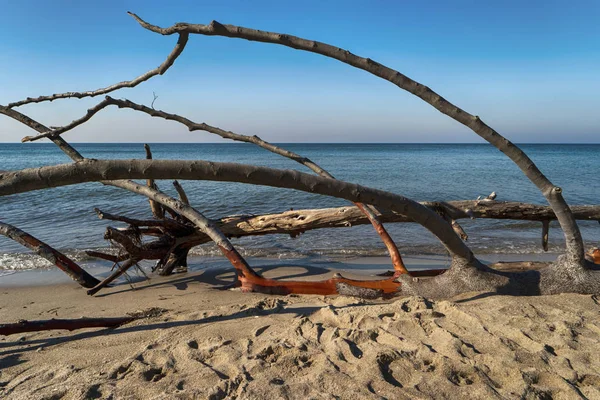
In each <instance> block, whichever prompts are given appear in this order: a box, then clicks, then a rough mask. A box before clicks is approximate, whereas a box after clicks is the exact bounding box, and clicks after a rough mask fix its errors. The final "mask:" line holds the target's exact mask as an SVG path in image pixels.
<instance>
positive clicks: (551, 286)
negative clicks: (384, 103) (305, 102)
mask: <svg viewBox="0 0 600 400" xmlns="http://www.w3.org/2000/svg"><path fill="white" fill-rule="evenodd" d="M131 15H132V16H133V18H135V19H136V21H137V22H138V23H139V24H140V25H141V26H142V27H143V28H145V29H148V30H150V31H152V32H156V33H159V34H161V35H172V34H177V35H178V36H179V39H178V42H177V45H176V47H175V49H174V50H173V51H172V52H171V54H170V55H169V56H168V57H167V59H166V61H165V62H164V63H163V64H162V65H161V66H159V67H158V68H156V69H154V70H151V71H149V72H147V73H146V74H143V75H141V76H140V77H138V78H136V79H134V80H132V81H126V82H121V83H119V84H115V85H112V86H109V87H107V88H102V89H98V90H95V91H89V92H69V93H62V94H54V95H51V96H40V97H37V98H28V99H26V100H23V101H17V102H13V103H10V104H8V106H0V113H2V114H4V115H6V116H8V117H10V118H13V119H15V120H17V121H19V122H21V123H23V124H25V125H27V126H29V127H30V128H32V129H34V130H35V131H37V133H38V134H37V135H36V136H28V137H25V138H23V141H34V140H39V139H43V138H47V139H49V140H51V141H52V142H54V143H55V144H56V145H57V146H58V147H59V148H60V149H61V150H62V151H64V152H65V153H66V154H67V155H68V156H69V157H71V159H72V160H73V161H75V163H72V164H64V165H56V166H50V167H42V168H34V169H27V170H22V171H15V172H3V173H1V174H0V196H2V195H10V194H13V193H21V192H26V191H31V190H40V189H45V188H51V187H58V186H64V185H72V184H79V183H83V182H95V181H98V182H101V183H103V184H107V185H112V186H116V187H119V188H122V189H125V190H128V191H130V192H133V193H136V194H140V195H143V196H146V197H147V198H148V200H149V201H150V205H151V209H152V212H153V215H154V217H155V218H154V219H153V220H146V221H144V220H136V219H131V218H127V217H124V216H118V215H111V214H107V213H102V212H99V216H100V217H101V218H106V219H112V220H115V221H121V222H124V223H127V224H128V227H127V228H125V229H115V228H108V229H107V231H106V234H105V237H106V238H107V239H109V240H111V241H113V242H114V243H116V244H117V245H118V246H119V247H120V248H121V249H122V254H119V255H118V256H110V255H106V254H102V253H95V255H96V256H99V257H101V258H104V259H109V260H112V261H113V262H120V261H124V260H127V261H125V263H124V265H122V266H121V268H119V269H117V270H116V271H115V273H114V274H113V275H111V277H110V278H109V279H111V278H112V279H115V278H116V277H117V276H118V275H119V274H121V273H123V272H124V271H125V270H126V268H125V267H127V266H129V265H133V264H134V263H135V261H137V260H141V259H148V258H149V259H158V260H159V263H158V264H157V268H156V269H157V270H158V272H159V273H163V274H167V273H170V271H172V270H173V268H175V267H177V266H184V267H185V266H186V259H187V254H188V251H189V249H190V248H191V247H193V246H194V245H197V244H200V243H204V242H207V241H212V242H214V243H215V245H216V246H217V247H218V248H219V249H220V250H221V252H222V253H223V255H224V256H225V257H227V258H228V259H229V261H230V262H231V264H232V265H233V267H234V268H235V270H236V272H237V276H238V280H237V283H238V284H239V285H240V286H241V287H242V290H246V291H261V292H265V293H279V294H286V293H315V294H335V293H344V294H349V295H356V296H361V297H368V298H371V297H376V296H391V295H397V294H420V295H424V296H428V297H449V296H453V295H456V294H458V293H463V292H467V291H491V292H495V293H507V294H518V295H535V294H544V293H561V292H577V293H599V292H600V272H599V271H598V268H596V267H595V266H594V265H593V264H591V263H590V261H588V259H586V257H588V258H589V259H590V260H592V261H595V260H596V254H597V253H596V252H595V251H592V252H590V253H589V254H587V255H586V253H585V251H584V246H583V240H582V237H581V233H580V231H579V228H578V226H577V223H576V220H577V219H588V220H599V218H598V216H599V213H598V207H597V206H578V207H577V206H576V207H571V208H569V206H568V205H567V203H566V201H565V200H564V198H563V196H562V189H561V188H559V187H557V186H555V185H554V184H553V183H552V182H550V180H548V179H547V178H546V177H545V176H544V175H543V174H542V172H541V171H540V170H539V169H538V168H537V166H536V165H535V164H534V163H533V161H532V160H531V159H529V157H528V156H527V155H526V154H525V153H524V152H523V151H522V150H521V149H519V148H518V147H517V146H515V145H514V144H513V143H511V142H510V141H509V140H507V139H506V138H504V137H503V136H502V135H500V134H499V133H498V132H497V131H495V130H493V129H492V128H491V127H489V126H488V125H486V124H485V123H484V122H483V121H482V120H481V119H480V118H479V117H478V116H474V115H471V114H469V113H468V112H466V111H465V110H462V109H461V108H459V107H457V106H455V105H454V104H452V103H450V102H448V101H447V100H446V99H444V98H443V97H441V96H440V95H439V94H437V93H435V92H434V91H433V90H431V89H430V88H428V87H427V86H424V85H422V84H420V83H418V82H416V81H414V80H412V79H410V78H409V77H407V76H405V75H403V74H402V73H400V72H398V71H396V70H393V69H391V68H389V67H386V66H383V65H381V64H379V63H377V62H375V61H373V60H371V59H369V58H364V57H359V56H356V55H354V54H352V53H350V52H349V51H347V50H343V49H340V48H338V47H334V46H331V45H328V44H326V43H321V42H317V41H314V40H307V39H303V38H299V37H295V36H291V35H286V34H281V33H274V32H266V31H258V30H254V29H248V28H244V27H239V26H232V25H223V24H220V23H218V22H216V21H212V22H211V23H210V24H209V25H197V24H188V23H178V24H175V25H173V26H171V27H169V28H160V27H157V26H154V25H152V24H149V23H147V22H145V21H143V20H142V19H141V18H139V17H138V16H137V15H135V14H131ZM190 34H200V35H207V36H224V37H230V38H241V39H246V40H251V41H259V42H264V43H272V44H277V45H282V46H287V47H291V48H294V49H297V50H303V51H308V52H312V53H317V54H320V55H323V56H326V57H330V58H333V59H336V60H338V61H341V62H342V63H345V64H348V65H350V66H353V67H355V68H358V69H361V70H364V71H366V72H368V73H370V74H373V75H375V76H377V77H379V78H382V79H385V80H387V81H389V82H391V83H392V84H394V85H396V86H398V87H399V88H401V89H403V90H406V91H408V92H410V93H412V94H414V95H415V96H417V97H419V98H421V99H422V100H424V101H425V102H427V103H428V104H430V105H431V106H432V107H434V108H435V109H437V110H438V111H440V112H442V113H444V114H446V115H448V116H449V117H451V118H453V119H454V120H456V121H458V122H459V123H461V124H463V125H465V126H466V127H468V128H470V129H471V130H473V131H474V132H475V133H476V134H477V135H479V136H480V137H482V138H483V139H485V140H486V141H488V142H489V143H490V144H492V145H493V146H495V147H496V148H498V149H499V150H500V151H502V152H503V153H504V154H505V155H507V156H508V157H509V158H510V159H511V160H512V161H513V162H514V163H515V164H516V165H517V166H518V167H519V168H520V169H521V170H522V172H523V173H524V174H525V175H526V176H527V177H528V178H529V179H530V180H531V182H532V183H534V184H535V185H536V186H537V187H538V189H539V190H540V191H541V193H542V194H543V195H544V197H545V198H546V199H547V201H548V203H549V205H550V207H543V206H537V205H525V204H521V203H502V202H496V201H495V197H496V194H495V193H492V194H491V195H490V196H488V197H487V198H485V199H483V200H476V201H474V202H469V201H463V202H431V203H418V202H416V201H414V200H411V199H408V198H406V197H403V196H401V195H398V194H394V193H389V192H385V191H381V190H375V189H372V188H368V187H364V186H360V185H355V184H352V183H349V182H343V181H339V180H336V179H334V178H333V176H332V175H331V174H330V173H329V172H327V171H324V170H323V169H322V168H321V167H319V166H318V165H317V164H315V163H314V162H312V161H311V160H309V159H307V158H305V157H302V156H300V155H298V154H295V153H292V152H289V151H287V150H285V149H282V148H280V147H278V146H274V145H272V144H270V143H268V142H265V141H263V140H262V139H260V138H259V137H258V136H247V135H240V134H237V133H233V132H229V131H225V130H222V129H220V128H216V127H213V126H210V125H208V124H204V123H202V124H198V123H195V122H193V121H191V120H189V119H186V118H184V117H182V116H179V115H177V114H172V113H167V112H164V111H160V110H155V109H154V108H153V104H152V106H151V107H146V106H144V105H140V104H136V103H133V102H131V101H129V100H126V99H119V100H117V99H115V98H112V97H110V96H106V97H105V98H104V100H102V101H101V102H100V103H98V104H97V105H96V106H94V107H92V108H90V109H89V110H88V111H87V112H86V114H85V115H84V116H82V117H81V118H79V119H76V120H74V121H72V122H71V123H69V124H67V125H64V126H62V127H57V128H48V127H46V126H44V125H43V124H41V123H39V122H37V121H35V120H33V119H31V118H30V117H28V116H26V115H25V114H23V113H21V112H19V111H17V110H15V108H16V107H19V106H21V105H24V104H29V103H42V102H47V101H52V100H55V99H63V98H73V97H74V98H82V97H92V96H96V95H100V94H108V93H112V92H113V91H116V90H118V89H121V88H126V87H134V86H136V85H137V84H139V83H141V82H144V81H145V80H147V79H150V78H151V77H153V76H156V75H161V74H163V73H164V72H165V71H167V69H169V68H170V67H171V66H172V65H173V62H174V61H175V59H176V58H177V57H178V56H179V55H180V54H181V52H182V51H183V49H184V47H185V45H186V43H187V41H188V38H189V35H190ZM154 97H155V99H156V95H155V96H154ZM153 103H154V102H153ZM111 105H113V106H117V107H119V108H129V109H133V110H136V111H139V112H143V113H145V114H148V115H150V116H152V117H159V118H164V119H167V120H173V121H177V122H179V123H181V124H184V125H185V126H187V127H188V129H189V130H191V131H194V130H204V131H208V132H211V133H214V134H217V135H220V136H221V137H224V138H229V139H232V140H238V141H244V142H248V143H253V144H255V145H258V146H260V147H263V148H265V149H267V150H269V151H272V152H274V153H276V154H279V155H282V156H284V157H288V158H290V159H292V160H295V161H297V162H299V163H300V164H302V165H304V166H306V167H308V168H310V169H311V170H312V171H313V172H315V173H316V174H317V175H318V176H314V175H309V174H304V173H300V172H296V171H283V170H276V169H270V168H264V167H257V166H253V165H242V164H232V163H215V162H206V161H186V160H152V159H151V158H152V157H151V152H150V149H149V147H147V148H146V158H147V159H146V160H139V159H136V160H88V159H85V158H84V157H83V156H82V155H81V154H79V152H77V150H75V149H74V148H73V147H72V146H71V145H70V144H69V143H67V142H66V141H65V140H64V139H63V138H62V137H61V134H63V133H65V132H68V131H71V130H73V129H75V128H77V127H78V126H81V125H82V124H84V123H86V122H87V121H89V120H90V119H91V118H92V117H93V116H94V115H95V114H97V113H99V112H101V111H102V110H103V109H105V108H106V107H108V106H111ZM129 179H145V180H146V185H145V186H143V185H140V184H138V183H136V182H134V181H131V180H129ZM158 179H181V180H185V179H190V180H214V181H228V182H241V183H248V184H254V185H266V186H273V187H281V188H287V189H296V190H302V191H306V192H311V193H316V194H320V195H326V196H333V197H337V198H343V199H346V200H348V201H351V202H354V203H355V204H357V206H356V207H344V208H338V209H327V210H301V211H290V212H287V213H282V214H278V215H266V216H243V217H227V218H224V219H222V220H220V221H211V220H209V219H208V218H206V217H205V216H204V215H203V214H202V213H201V212H199V211H198V210H196V209H195V208H193V207H192V206H191V204H190V200H189V199H188V197H187V195H186V194H185V191H184V190H183V187H182V186H181V185H180V184H179V183H178V182H177V183H176V184H175V188H176V190H177V192H178V195H179V199H175V198H173V197H170V196H167V195H166V194H164V193H162V192H160V191H159V190H158V187H157V185H156V182H155V180H158ZM375 207H377V208H375ZM167 214H168V216H167ZM462 218H503V219H520V220H533V221H540V222H541V227H542V246H543V247H544V248H545V249H546V248H547V244H548V230H549V221H551V220H554V219H556V220H557V221H558V222H559V224H560V226H561V228H562V230H563V232H564V235H565V245H566V246H565V247H566V254H565V255H563V256H560V257H559V258H558V259H557V260H556V262H554V263H551V264H549V265H546V266H541V267H539V268H535V269H532V270H527V271H522V272H515V271H514V270H515V269H516V270H518V269H519V268H513V270H510V271H504V270H496V269H492V268H490V267H488V266H485V265H483V264H482V263H480V262H479V261H478V260H477V259H476V257H475V256H474V255H473V253H472V252H471V250H470V249H469V247H468V246H467V245H466V244H465V243H464V240H466V239H467V234H466V233H465V231H464V230H463V229H462V227H461V226H460V225H459V224H458V222H457V220H459V219H462ZM381 222H415V223H419V224H421V225H422V226H423V227H425V228H426V229H428V230H429V231H430V232H431V233H432V234H434V235H435V236H436V237H437V238H438V239H439V240H440V242H441V243H442V244H443V245H444V247H445V248H446V250H447V251H448V253H449V254H450V255H451V257H452V263H451V266H450V268H449V270H448V271H447V272H444V273H443V274H441V272H442V271H439V270H433V271H429V272H424V273H419V274H416V273H414V272H412V273H408V271H406V269H405V268H404V265H403V264H402V259H401V257H400V252H399V251H398V249H397V248H396V245H395V244H394V242H393V240H392V238H391V237H390V236H389V234H388V233H387V232H386V231H385V229H384V228H383V226H382V225H381ZM365 223H371V224H372V225H373V226H374V227H375V229H376V231H377V232H378V234H379V235H380V236H381V238H382V240H383V242H384V243H385V245H386V247H387V248H388V251H389V252H390V255H391V258H392V265H393V267H394V269H395V273H394V274H393V275H392V276H391V277H389V278H386V279H382V280H379V281H362V280H350V279H346V278H344V277H341V276H337V275H336V276H334V277H332V278H331V279H328V280H326V281H321V282H302V281H295V282H294V281H275V280H270V279H265V278H263V277H262V276H260V275H259V274H258V273H256V272H255V271H254V270H253V269H252V268H251V267H250V266H249V265H248V263H247V262H246V260H244V258H243V257H242V256H241V255H240V254H239V252H238V251H237V250H236V249H235V247H234V246H233V244H232V243H231V241H230V240H229V238H230V237H237V236H246V235H261V234H272V233H286V234H290V235H292V236H294V235H297V234H300V233H302V232H304V231H307V230H310V229H320V228H332V227H341V226H349V225H356V224H365ZM142 235H148V236H151V237H156V239H155V240H153V241H151V242H143V241H142V240H140V236H142ZM598 258H600V255H598ZM422 275H425V276H434V277H432V278H425V279H421V276H422ZM103 283H104V285H105V284H107V283H108V282H106V281H105V282H103ZM104 285H103V284H102V283H100V284H97V285H94V286H96V287H95V288H93V289H92V290H91V291H90V292H94V291H95V290H96V289H99V288H101V287H103V286H104Z"/></svg>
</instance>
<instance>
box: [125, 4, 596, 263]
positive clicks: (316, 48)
mask: <svg viewBox="0 0 600 400" xmlns="http://www.w3.org/2000/svg"><path fill="white" fill-rule="evenodd" d="M129 14H130V15H131V16H132V17H133V18H135V19H136V21H138V23H139V24H140V25H141V26H142V27H144V28H146V29H148V30H150V31H152V32H156V33H160V34H161V35H172V34H175V33H178V34H181V33H188V34H190V33H191V34H200V35H206V36H224V37H230V38H240V39H246V40H250V41H256V42H264V43H273V44H278V45H283V46H286V47H291V48H293V49H297V50H303V51H308V52H311V53H317V54H321V55H323V56H326V57H330V58H333V59H336V60H338V61H341V62H343V63H345V64H348V65H351V66H353V67H355V68H358V69H362V70H364V71H367V72H369V73H371V74H373V75H375V76H377V77H380V78H382V79H385V80H387V81H389V82H391V83H393V84H394V85H396V86H398V87H399V88H401V89H404V90H406V91H408V92H409V93H411V94H413V95H415V96H417V97H419V98H421V99H422V100H423V101H425V102H427V103H428V104H430V105H431V106H433V107H434V108H435V109H437V110H438V111H440V112H442V113H443V114H446V115H447V116H449V117H450V118H452V119H454V120H456V121H458V122H460V123H461V124H463V125H465V126H466V127H468V128H469V129H471V130H472V131H473V132H475V133H476V134H477V135H479V136H480V137H482V138H483V139H485V140H486V141H488V142H489V143H491V144H492V145H494V146H495V147H496V148H497V149H498V150H500V151H501V152H503V153H504V154H505V155H506V156H508V157H509V158H510V159H511V160H512V161H513V162H514V163H515V164H516V165H517V166H518V167H519V168H520V169H521V171H522V172H523V173H524V174H525V176H527V178H529V180H530V181H531V182H533V183H534V184H535V185H536V186H537V187H538V189H539V190H540V191H541V192H542V194H543V195H544V197H546V199H547V200H548V203H549V204H550V206H551V207H552V209H553V210H554V213H555V214H556V216H557V219H558V222H559V223H560V226H561V228H562V230H563V232H564V235H565V243H566V250H567V256H568V261H569V262H566V263H564V265H565V268H566V267H568V268H574V269H580V268H583V265H584V262H585V257H584V248H583V239H582V237H581V232H580V231H579V227H578V226H577V223H576V221H575V218H574V217H573V214H572V213H571V211H570V210H569V207H568V205H567V203H566V201H565V200H564V198H563V196H562V189H561V188H559V187H557V186H555V185H554V184H552V182H550V180H549V179H548V178H546V176H544V174H543V173H542V172H541V171H540V170H539V169H538V168H537V166H536V165H535V163H534V162H533V161H532V160H531V159H530V158H529V157H528V156H527V155H526V154H525V153H524V152H523V151H522V150H521V149H519V148H518V147H517V146H515V145H514V144H513V143H512V142H511V141H509V140H508V139H506V138H505V137H503V136H502V135H500V134H499V133H498V132H496V131H495V130H494V129H492V128H491V127H489V126H488V125H486V124H485V123H484V122H483V121H482V120H481V119H480V118H479V117H478V116H475V115H471V114H469V113H468V112H466V111H465V110H463V109H461V108H459V107H457V106H455V105H454V104H452V103H450V102H449V101H447V100H446V99H444V98H443V97H442V96H440V95H439V94H437V93H436V92H434V91H433V90H431V89H430V88H429V87H427V86H424V85H422V84H420V83H418V82H416V81H414V80H412V79H410V78H409V77H407V76H406V75H403V74H401V73H400V72H398V71H396V70H394V69H391V68H388V67H386V66H384V65H382V64H379V63H377V62H375V61H373V60H371V59H370V58H363V57H359V56H356V55H354V54H352V53H350V52H349V51H348V50H343V49H340V48H339V47H334V46H331V45H329V44H326V43H321V42H317V41H314V40H306V39H303V38H299V37H296V36H292V35H287V34H281V33H275V32H267V31H259V30H255V29H248V28H244V27H240V26H234V25H223V24H221V23H219V22H217V21H212V22H211V23H210V24H209V25H200V24H188V23H177V24H175V25H173V26H171V27H169V28H160V27H158V26H155V25H152V24H149V23H147V22H146V21H144V20H142V19H141V18H140V17H138V16H137V15H135V14H133V13H131V12H130V13H129Z"/></svg>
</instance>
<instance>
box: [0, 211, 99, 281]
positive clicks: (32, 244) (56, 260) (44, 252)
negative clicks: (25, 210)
mask: <svg viewBox="0 0 600 400" xmlns="http://www.w3.org/2000/svg"><path fill="white" fill-rule="evenodd" d="M0 234H2V235H4V236H6V237H7V238H9V239H12V240H14V241H16V242H18V243H20V244H22V245H23V246H25V247H27V248H28V249H30V250H32V251H34V252H35V253H36V254H38V255H39V256H40V257H43V258H45V259H46V260H48V261H50V262H51V263H52V264H54V265H56V266H57V267H58V268H60V269H61V270H62V271H64V272H65V273H66V274H67V275H69V276H70V277H71V279H73V280H74V281H75V282H77V283H79V284H80V285H81V286H83V287H85V288H91V287H94V286H95V285H97V284H98V282H99V281H98V279H96V278H94V277H93V276H91V275H90V274H88V273H87V272H86V271H85V270H84V269H83V268H81V267H80V266H79V265H77V264H76V263H75V262H73V261H72V260H71V259H70V258H69V257H67V256H65V255H64V254H62V253H61V252H59V251H58V250H55V249H53V248H52V247H50V246H48V245H47V244H46V243H44V242H42V241H41V240H38V239H36V238H34V237H33V236H31V235H30V234H28V233H27V232H25V231H22V230H21V229H19V228H17V227H14V226H12V225H9V224H6V223H4V222H0Z"/></svg>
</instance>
